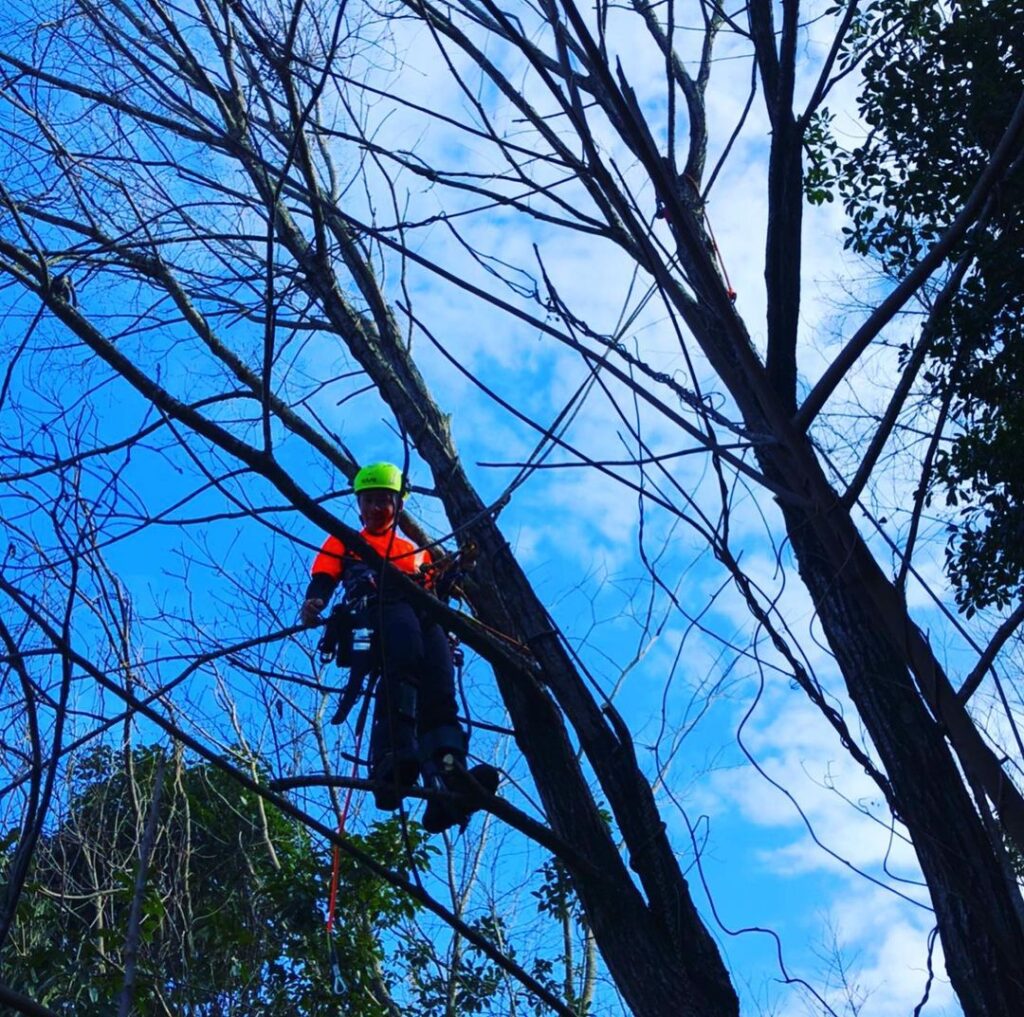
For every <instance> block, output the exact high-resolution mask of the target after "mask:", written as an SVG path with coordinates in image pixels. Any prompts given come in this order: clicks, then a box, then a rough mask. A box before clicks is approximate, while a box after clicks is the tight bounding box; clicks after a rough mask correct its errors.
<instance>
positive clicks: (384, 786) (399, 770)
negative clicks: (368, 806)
mask: <svg viewBox="0 0 1024 1017" xmlns="http://www.w3.org/2000/svg"><path fill="white" fill-rule="evenodd" d="M419 775H420V768H419V764H418V763H417V762H416V760H415V759H400V760H398V762H397V763H393V761H392V760H391V759H388V760H387V761H386V762H385V763H383V764H381V765H379V766H374V767H373V768H372V769H371V771H370V779H371V780H373V781H375V782H376V783H377V787H375V788H374V789H373V804H374V805H376V806H377V808H378V809H382V810H384V811H385V812H394V811H395V809H397V808H399V807H400V806H401V804H402V799H404V798H405V796H406V793H407V792H408V791H409V789H410V788H411V787H414V786H415V785H416V778H417V777H419Z"/></svg>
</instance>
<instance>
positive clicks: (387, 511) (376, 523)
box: [358, 490, 399, 534]
mask: <svg viewBox="0 0 1024 1017" xmlns="http://www.w3.org/2000/svg"><path fill="white" fill-rule="evenodd" d="M358 501H359V518H360V519H362V521H363V525H364V526H365V527H366V528H367V530H369V531H370V533H374V534H379V533H387V531H388V530H390V529H391V528H392V527H393V526H394V525H395V520H396V519H397V517H398V501H399V498H398V495H397V494H395V492H394V491H385V490H377V491H362V492H360V494H359V495H358Z"/></svg>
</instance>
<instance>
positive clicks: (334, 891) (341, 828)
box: [327, 731, 363, 936]
mask: <svg viewBox="0 0 1024 1017" xmlns="http://www.w3.org/2000/svg"><path fill="white" fill-rule="evenodd" d="M362 742H363V732H362V731H360V732H359V737H358V739H356V751H355V760H354V761H353V763H352V779H353V780H354V779H355V776H356V772H357V771H358V769H359V749H360V746H361V745H362ZM354 790H355V789H354V788H352V787H349V789H348V793H347V794H346V795H345V804H344V806H343V807H342V810H341V818H340V819H339V820H338V833H339V834H343V833H344V832H345V822H346V820H347V819H348V807H349V805H350V804H351V802H352V792H353V791H354ZM340 877H341V850H340V848H339V847H338V845H337V844H335V845H334V847H333V850H332V851H331V894H330V897H329V899H328V901H327V935H328V936H330V934H331V933H332V932H333V931H334V910H335V906H336V905H337V903H338V882H339V880H340Z"/></svg>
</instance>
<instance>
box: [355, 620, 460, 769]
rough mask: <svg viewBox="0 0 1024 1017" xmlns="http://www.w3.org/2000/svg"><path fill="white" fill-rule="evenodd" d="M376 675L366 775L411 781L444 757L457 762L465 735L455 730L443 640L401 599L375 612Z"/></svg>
mask: <svg viewBox="0 0 1024 1017" xmlns="http://www.w3.org/2000/svg"><path fill="white" fill-rule="evenodd" d="M379 610H380V616H379V617H378V619H377V635H376V639H377V644H378V649H379V651H380V659H381V662H382V668H381V677H380V681H379V683H378V685H377V695H376V700H375V703H374V709H373V726H372V728H371V729H370V776H371V778H372V779H374V780H389V779H391V778H392V777H394V776H395V775H396V772H397V771H398V770H400V771H401V772H402V773H403V775H404V779H405V780H406V781H408V782H409V783H411V782H412V781H414V780H415V779H416V773H417V772H419V771H420V770H422V769H423V767H424V764H426V767H427V769H428V770H430V769H431V768H432V766H431V764H432V763H433V761H434V760H435V759H437V758H439V757H440V756H441V755H443V754H444V753H448V752H450V753H453V754H454V755H455V757H456V759H457V760H458V761H459V762H460V763H463V762H464V761H465V758H466V736H465V733H464V732H463V730H462V728H461V727H460V726H459V721H458V714H457V709H456V703H455V673H454V668H453V667H452V656H451V649H450V647H449V645H448V636H447V635H446V634H445V631H444V629H443V628H442V627H441V626H440V625H438V624H437V622H433V621H429V620H427V619H424V618H421V617H420V615H419V614H418V613H417V611H416V610H415V609H414V608H413V607H412V605H410V604H407V603H404V602H403V601H395V602H391V603H385V604H383V605H381V607H380V608H379Z"/></svg>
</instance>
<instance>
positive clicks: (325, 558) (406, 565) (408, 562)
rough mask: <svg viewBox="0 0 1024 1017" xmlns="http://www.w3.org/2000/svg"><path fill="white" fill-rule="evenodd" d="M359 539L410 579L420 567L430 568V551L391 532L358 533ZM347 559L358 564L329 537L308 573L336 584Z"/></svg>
mask: <svg viewBox="0 0 1024 1017" xmlns="http://www.w3.org/2000/svg"><path fill="white" fill-rule="evenodd" d="M359 536H361V537H362V538H363V540H365V541H366V543H367V544H369V545H370V547H372V548H373V549H374V550H375V551H376V552H377V554H379V555H380V556H381V557H382V558H387V559H388V560H389V561H390V562H391V564H392V565H394V566H395V568H397V569H399V570H400V571H402V572H408V573H409V574H410V575H413V576H416V575H419V571H420V566H421V565H426V564H429V563H430V561H431V560H432V559H431V557H430V552H429V551H427V550H425V549H423V548H419V547H417V546H416V545H415V544H413V543H411V542H410V541H408V540H406V539H405V538H404V537H400V536H399V535H398V534H397V533H394V532H393V531H390V530H389V531H388V532H387V533H378V534H374V533H368V532H367V531H366V530H360V532H359ZM346 559H348V560H350V561H353V560H354V561H358V560H359V555H358V554H356V552H355V551H349V550H348V549H347V548H346V547H345V545H344V544H343V543H342V542H341V541H340V540H338V538H337V537H328V538H327V539H326V540H325V541H324V546H323V547H322V548H320V553H319V554H318V555H317V556H316V559H315V560H314V562H313V567H312V568H311V569H310V570H309V571H310V573H311V574H312V575H314V576H315V575H318V574H323V575H328V576H330V577H331V578H332V579H333V580H334V581H335V582H337V581H338V580H339V579H341V574H342V572H344V571H345V560H346Z"/></svg>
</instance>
